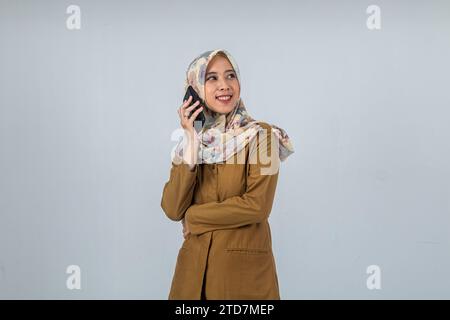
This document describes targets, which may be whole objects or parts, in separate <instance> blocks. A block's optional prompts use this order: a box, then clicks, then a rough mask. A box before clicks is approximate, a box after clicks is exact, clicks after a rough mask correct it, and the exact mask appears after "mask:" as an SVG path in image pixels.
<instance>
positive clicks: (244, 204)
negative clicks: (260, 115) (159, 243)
mask: <svg viewBox="0 0 450 320" xmlns="http://www.w3.org/2000/svg"><path fill="white" fill-rule="evenodd" d="M270 128H271V127H269V129H265V130H263V131H264V134H262V135H261V134H258V135H257V136H256V138H255V139H254V140H256V141H255V143H252V147H250V151H249V159H248V162H249V163H248V164H247V166H248V172H247V185H246V191H245V193H244V194H243V195H241V196H234V197H230V198H228V199H225V200H224V201H222V202H208V203H204V204H194V205H191V206H190V207H189V208H188V210H187V211H186V215H185V221H186V223H187V225H188V228H189V230H190V232H191V234H195V235H198V234H202V233H205V232H208V231H213V230H220V229H232V228H237V227H240V226H244V225H248V224H253V223H259V222H262V221H264V220H265V219H267V218H268V217H269V214H270V212H271V210H272V204H273V200H274V196H275V190H276V186H277V180H278V173H279V157H278V149H277V148H272V146H275V145H278V144H277V143H276V140H275V138H274V134H272V131H271V129H270ZM252 141H253V140H252ZM267 156H268V157H267ZM264 160H265V161H264Z"/></svg>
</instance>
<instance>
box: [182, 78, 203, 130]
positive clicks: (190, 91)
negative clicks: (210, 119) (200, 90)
mask: <svg viewBox="0 0 450 320" xmlns="http://www.w3.org/2000/svg"><path fill="white" fill-rule="evenodd" d="M189 96H192V101H191V104H190V106H191V105H192V104H194V103H195V102H196V101H200V103H199V105H198V106H196V107H195V108H194V109H193V110H192V111H191V112H190V113H189V117H190V116H191V115H192V113H194V112H195V111H196V110H197V109H198V108H200V107H202V106H203V110H204V108H206V106H205V105H204V103H203V100H202V99H201V98H200V97H199V95H198V94H197V92H196V91H195V90H194V88H192V86H189V87H188V88H187V90H186V93H185V95H184V99H183V102H184V101H185V100H187V99H189ZM203 110H202V111H201V112H200V113H199V114H198V115H197V117H196V118H195V119H194V124H193V125H194V126H195V123H196V121H201V122H202V127H203V125H204V124H205V121H206V119H205V115H204V114H203Z"/></svg>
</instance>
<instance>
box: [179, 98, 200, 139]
mask: <svg viewBox="0 0 450 320" xmlns="http://www.w3.org/2000/svg"><path fill="white" fill-rule="evenodd" d="M191 101H192V96H189V98H188V99H187V100H186V101H184V102H183V104H182V105H181V107H180V108H179V109H178V116H179V117H180V124H181V127H182V128H183V129H185V130H187V131H188V132H189V133H193V131H195V130H194V120H195V119H196V118H197V115H198V114H199V113H200V112H202V110H203V106H201V107H200V108H198V109H197V110H195V112H194V113H193V114H192V115H191V116H190V117H189V118H188V115H189V114H190V112H191V111H192V110H193V109H194V108H195V107H196V106H198V105H199V104H200V101H196V102H195V103H194V104H193V105H192V106H190V107H189V104H190V103H191Z"/></svg>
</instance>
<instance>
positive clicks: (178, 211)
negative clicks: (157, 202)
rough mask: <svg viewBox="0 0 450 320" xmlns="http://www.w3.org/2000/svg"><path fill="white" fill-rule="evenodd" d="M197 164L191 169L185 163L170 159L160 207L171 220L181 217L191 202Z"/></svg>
mask: <svg viewBox="0 0 450 320" xmlns="http://www.w3.org/2000/svg"><path fill="white" fill-rule="evenodd" d="M197 170H198V164H196V165H195V166H194V168H193V169H192V170H191V169H190V168H189V165H188V164H186V163H179V164H176V163H174V162H173V161H172V168H171V169H170V177H169V181H167V182H166V184H165V185H164V189H163V193H162V198H161V208H162V209H163V210H164V212H165V214H166V216H167V217H168V218H169V219H171V220H173V221H179V220H181V219H183V217H184V214H185V212H186V210H187V208H188V207H189V206H190V205H191V203H192V197H193V195H194V188H195V185H196V183H197Z"/></svg>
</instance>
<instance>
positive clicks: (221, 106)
mask: <svg viewBox="0 0 450 320" xmlns="http://www.w3.org/2000/svg"><path fill="white" fill-rule="evenodd" d="M239 97H240V86H239V81H238V79H237V77H236V73H235V72H234V70H233V67H232V66H231V63H230V61H228V59H227V58H225V57H223V56H220V55H216V56H215V57H214V58H213V59H212V60H211V61H210V62H209V64H208V67H207V69H206V77H205V98H206V103H207V105H208V107H209V108H210V109H211V110H213V111H215V112H218V113H221V114H227V113H229V112H231V111H233V109H234V107H235V106H236V103H237V101H238V100H239Z"/></svg>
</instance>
